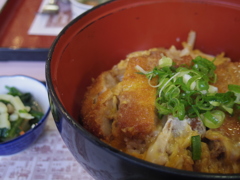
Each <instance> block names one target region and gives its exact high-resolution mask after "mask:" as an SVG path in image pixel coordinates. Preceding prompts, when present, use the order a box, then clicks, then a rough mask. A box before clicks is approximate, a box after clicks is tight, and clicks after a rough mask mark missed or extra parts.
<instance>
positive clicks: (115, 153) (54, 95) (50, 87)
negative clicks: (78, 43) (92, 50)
mask: <svg viewBox="0 0 240 180" xmlns="http://www.w3.org/2000/svg"><path fill="white" fill-rule="evenodd" d="M115 1H118V0H111V1H107V2H105V3H102V4H100V5H98V6H94V7H93V8H91V9H89V10H87V11H85V12H84V13H82V14H80V15H79V16H77V17H76V18H74V19H73V20H72V21H71V22H69V23H68V24H67V25H66V26H65V27H64V28H63V29H62V30H61V32H60V33H59V34H58V36H57V37H56V38H55V39H54V41H53V43H52V45H51V47H50V49H49V53H48V58H47V60H46V66H45V70H46V71H45V75H46V83H47V88H48V92H49V96H50V97H51V98H52V101H53V102H55V106H56V107H57V109H59V111H60V112H61V114H62V115H64V116H65V118H66V120H67V121H68V123H70V124H71V126H72V127H73V128H74V129H76V130H78V133H80V134H81V135H83V136H84V137H85V138H87V139H88V140H89V141H90V142H91V143H92V144H94V145H96V146H100V147H101V148H103V149H104V150H105V151H107V152H108V153H110V154H112V155H113V156H117V157H119V158H122V159H124V160H126V161H131V162H132V163H134V164H139V165H140V166H142V167H145V168H150V169H153V170H156V171H159V172H160V171H161V172H165V173H169V174H174V175H177V176H179V178H181V177H183V178H206V179H239V178H240V173H236V174H220V173H204V172H196V171H187V170H180V169H176V168H171V167H166V166H163V165H158V164H154V163H151V162H148V161H145V160H142V159H139V158H136V157H134V156H131V155H129V154H126V153H124V152H122V151H120V150H118V149H116V148H114V147H112V146H110V145H108V144H107V143H104V142H103V141H101V140H100V139H99V138H97V137H96V136H94V135H93V134H91V133H90V132H88V131H87V130H86V129H84V128H83V126H82V125H80V124H79V123H77V122H76V121H75V120H74V118H73V117H72V116H71V115H70V114H69V113H68V112H67V110H66V109H65V108H64V106H63V105H62V104H61V101H60V99H59V98H58V96H57V93H56V91H55V88H54V86H53V83H52V78H51V61H52V55H53V54H54V51H55V48H56V46H57V44H58V41H60V39H61V36H63V35H65V34H66V32H67V31H68V30H69V29H70V28H71V26H72V25H74V24H75V23H76V22H77V21H79V20H81V19H82V18H83V17H85V16H86V15H88V14H89V13H91V12H92V11H95V9H98V8H101V7H102V6H106V5H108V4H111V3H114V2H115ZM155 1H156V2H157V0H155ZM162 2H164V3H169V2H180V3H183V2H185V3H195V2H202V3H203V2H205V3H208V4H213V5H221V6H224V2H225V3H226V4H225V5H226V7H227V6H228V7H229V6H231V7H232V8H234V7H235V6H234V5H236V4H234V3H233V2H229V1H227V0H217V1H216V0H187V1H186V0H179V1H177V0H162ZM133 4H134V3H133ZM131 7H132V6H131ZM123 8H124V7H123ZM235 8H237V9H238V10H239V9H240V2H238V4H237V7H235ZM109 14H110V13H109ZM109 14H107V15H109ZM107 15H106V14H105V15H103V16H101V15H100V16H99V17H98V18H97V19H101V18H102V17H105V16H107ZM94 22H95V21H92V22H91V23H94ZM87 27H88V25H86V26H85V27H84V28H87ZM81 30H82V29H81ZM81 30H80V31H81ZM59 132H60V131H59ZM60 134H61V132H60Z"/></svg>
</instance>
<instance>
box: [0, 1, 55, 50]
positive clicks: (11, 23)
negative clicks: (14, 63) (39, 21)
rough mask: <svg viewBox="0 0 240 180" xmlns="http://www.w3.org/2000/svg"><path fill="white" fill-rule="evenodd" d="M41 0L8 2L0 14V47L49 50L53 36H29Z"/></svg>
mask: <svg viewBox="0 0 240 180" xmlns="http://www.w3.org/2000/svg"><path fill="white" fill-rule="evenodd" d="M41 2H42V0H34V1H33V0H32V1H29V0H8V2H7V3H6V5H5V7H4V8H3V10H2V12H1V13H0V26H1V28H0V47H7V48H14V49H15V48H49V47H50V46H51V44H52V42H53V40H54V39H55V36H38V35H29V34H28V29H29V28H30V26H31V24H32V21H33V20H34V17H35V15H36V13H38V9H39V6H40V4H41Z"/></svg>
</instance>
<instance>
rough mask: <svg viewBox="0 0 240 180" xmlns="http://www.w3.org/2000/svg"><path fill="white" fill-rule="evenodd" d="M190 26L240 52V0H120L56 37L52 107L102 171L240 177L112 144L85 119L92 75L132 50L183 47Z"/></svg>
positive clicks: (100, 174)
mask: <svg viewBox="0 0 240 180" xmlns="http://www.w3.org/2000/svg"><path fill="white" fill-rule="evenodd" d="M190 30H195V31H196V32H197V41H196V44H195V46H196V48H198V49H201V50H202V51H204V52H206V53H210V54H218V53H221V52H222V51H226V52H227V55H228V56H230V57H231V58H232V59H234V60H236V61H238V60H239V59H240V52H239V49H238V48H237V47H238V45H239V42H240V36H238V33H239V32H240V3H239V1H238V0H192V1H190V0H189V1H188V0H187V1H186V0H178V1H177V0H127V1H126V0H115V1H114V0H113V1H110V2H108V3H105V4H102V5H100V6H98V7H96V8H93V9H91V10H89V11H87V12H85V13H84V14H82V15H80V16H78V17H77V18H76V19H74V20H73V21H72V22H71V23H70V24H69V25H67V26H66V27H65V28H64V29H63V31H62V32H61V33H60V34H59V36H58V37H57V38H56V40H55V42H54V43H53V45H52V47H51V50H50V53H49V58H48V61H47V66H46V77H47V85H48V90H49V99H50V104H51V110H52V114H53V117H54V119H55V122H56V125H57V127H58V130H59V132H60V134H61V136H62V138H63V140H64V142H65V144H66V145H67V147H68V148H69V150H70V151H71V152H72V154H73V156H74V157H75V158H76V159H77V161H78V162H79V163H80V164H81V165H82V166H83V167H84V168H85V169H86V170H87V171H88V172H89V173H90V174H91V175H92V176H93V177H94V178H95V179H99V180H101V179H103V180H108V179H109V180H112V179H119V180H123V179H124V180H126V179H137V180H141V179H147V180H155V179H158V180H159V179H163V180H164V179H169V178H176V177H177V178H179V179H240V175H239V174H234V175H219V174H205V173H197V172H187V171H181V170H177V169H172V168H167V167H163V166H158V165H155V164H151V163H148V162H145V161H142V160H140V159H136V158H134V157H130V156H128V155H126V154H124V153H122V152H120V151H119V150H116V149H114V148H112V147H110V146H108V145H106V144H105V143H103V142H101V141H100V140H98V139H97V138H96V137H94V136H93V135H91V134H90V133H88V132H87V131H86V130H85V129H84V128H83V127H82V126H81V119H80V115H79V112H80V108H81V100H82V98H83V95H84V92H85V91H86V87H87V86H89V85H90V83H91V79H92V78H95V77H97V76H98V75H99V74H100V73H101V72H103V71H105V70H108V69H110V68H111V67H112V66H113V65H115V64H116V63H118V62H119V61H120V60H121V59H125V56H126V55H127V54H128V53H131V52H134V51H138V50H145V49H149V48H153V47H167V48H168V47H170V45H172V44H175V45H176V47H177V48H179V47H181V42H182V41H183V40H186V39H187V34H188V32H189V31H190Z"/></svg>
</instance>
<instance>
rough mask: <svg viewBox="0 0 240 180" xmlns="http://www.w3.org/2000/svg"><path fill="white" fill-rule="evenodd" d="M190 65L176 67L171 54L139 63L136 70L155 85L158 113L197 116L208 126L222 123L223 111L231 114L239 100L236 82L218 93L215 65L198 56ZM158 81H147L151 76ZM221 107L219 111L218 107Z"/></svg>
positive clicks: (239, 95) (179, 116)
mask: <svg viewBox="0 0 240 180" xmlns="http://www.w3.org/2000/svg"><path fill="white" fill-rule="evenodd" d="M192 62H193V64H192V65H190V66H180V67H176V66H174V65H173V61H172V59H171V58H169V57H166V56H163V57H162V58H161V59H160V60H159V66H157V67H155V68H154V69H153V70H152V71H145V70H144V69H143V68H141V67H140V66H136V69H137V70H138V71H140V72H139V73H138V74H142V75H145V76H146V77H147V78H148V83H149V85H150V86H151V87H154V88H157V94H158V95H157V99H156V109H157V111H158V116H159V117H163V116H164V115H169V114H172V115H173V116H174V117H177V118H178V119H180V120H183V119H184V118H185V116H187V117H189V118H196V117H199V118H201V119H202V121H203V123H204V125H205V126H206V127H208V128H218V127H220V126H221V124H222V123H223V120H224V118H225V113H229V114H233V110H234V109H236V108H234V105H235V104H240V86H239V85H229V86H228V88H229V91H228V92H226V93H218V88H217V87H215V86H214V85H210V83H214V82H216V79H217V76H216V74H215V73H214V71H215V69H216V66H215V65H214V64H213V62H212V61H209V60H207V59H205V58H202V57H200V56H198V57H196V58H195V59H193V60H192ZM155 77H157V78H158V84H157V85H153V84H151V82H152V81H151V80H152V78H155ZM220 110H221V111H220Z"/></svg>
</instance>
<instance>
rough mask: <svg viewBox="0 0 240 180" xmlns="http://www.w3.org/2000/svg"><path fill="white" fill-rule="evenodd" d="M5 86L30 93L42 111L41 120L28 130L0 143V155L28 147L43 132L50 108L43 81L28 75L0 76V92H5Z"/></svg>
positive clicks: (13, 152)
mask: <svg viewBox="0 0 240 180" xmlns="http://www.w3.org/2000/svg"><path fill="white" fill-rule="evenodd" d="M6 86H9V87H15V88H17V89H18V90H19V91H21V92H22V93H28V92H29V93H30V94H31V95H32V97H33V99H34V101H36V102H37V103H38V104H39V106H40V107H41V109H42V111H43V114H44V115H43V117H42V118H41V120H40V121H39V122H38V123H37V124H36V125H35V126H34V127H33V128H32V129H30V130H28V131H27V132H25V133H24V134H23V135H20V136H18V137H16V138H14V139H12V140H9V141H6V142H2V143H0V156H3V155H11V154H15V153H18V152H20V151H22V150H24V149H26V148H28V147H29V146H30V145H31V144H32V143H33V142H34V141H35V140H36V139H37V138H38V137H39V136H40V135H41V134H42V132H43V130H44V127H45V125H46V119H47V117H48V114H49V111H50V108H49V101H48V93H47V89H46V86H45V84H44V83H42V82H41V81H38V80H37V79H34V78H32V77H28V76H22V75H15V76H0V94H6V93H7V92H8V90H7V89H6Z"/></svg>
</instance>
